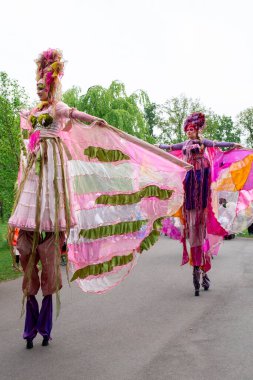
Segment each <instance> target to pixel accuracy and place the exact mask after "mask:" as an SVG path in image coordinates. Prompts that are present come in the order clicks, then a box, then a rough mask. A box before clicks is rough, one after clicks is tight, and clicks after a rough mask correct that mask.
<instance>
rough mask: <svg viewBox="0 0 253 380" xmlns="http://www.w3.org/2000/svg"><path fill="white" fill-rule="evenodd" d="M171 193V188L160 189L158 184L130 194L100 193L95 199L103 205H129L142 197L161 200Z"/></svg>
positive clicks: (168, 196) (167, 197)
mask: <svg viewBox="0 0 253 380" xmlns="http://www.w3.org/2000/svg"><path fill="white" fill-rule="evenodd" d="M172 193H173V190H165V189H160V187H158V186H154V185H151V186H147V187H145V188H144V189H142V190H140V191H137V192H136V193H132V194H116V195H100V196H99V197H98V198H97V199H96V203H98V204H105V205H106V204H110V205H130V204H133V203H138V202H140V200H141V199H142V198H149V197H156V198H159V199H161V200H165V199H169V198H170V197H171V195H172Z"/></svg>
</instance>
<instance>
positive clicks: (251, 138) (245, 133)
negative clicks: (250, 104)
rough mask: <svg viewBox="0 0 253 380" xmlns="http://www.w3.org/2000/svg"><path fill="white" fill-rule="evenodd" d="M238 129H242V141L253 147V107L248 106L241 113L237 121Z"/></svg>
mask: <svg viewBox="0 0 253 380" xmlns="http://www.w3.org/2000/svg"><path fill="white" fill-rule="evenodd" d="M236 125H237V128H238V130H240V131H241V136H242V139H241V140H242V143H243V144H244V143H245V142H246V144H247V146H249V147H251V148H253V108H247V109H246V110H244V111H242V112H240V113H239V115H238V116H237V122H236Z"/></svg>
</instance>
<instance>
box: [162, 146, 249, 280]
mask: <svg viewBox="0 0 253 380" xmlns="http://www.w3.org/2000/svg"><path fill="white" fill-rule="evenodd" d="M188 144H189V142H188V141H186V142H185V143H180V144H174V145H172V146H170V148H171V150H172V152H171V153H172V154H175V156H176V157H178V158H182V159H186V158H185V157H184V155H183V150H184V147H185V146H187V145H188ZM190 144H191V145H194V142H192V141H191V142H190ZM202 144H203V145H204V146H205V150H204V152H203V154H204V157H205V161H204V162H203V165H202V166H199V167H201V168H202V170H201V173H202V175H203V174H204V171H205V168H210V169H209V170H210V172H209V173H208V181H207V180H206V179H205V178H203V177H202V184H201V187H200V188H201V191H202V192H204V197H206V200H207V202H206V204H205V206H206V207H205V208H204V209H203V211H202V219H201V218H199V220H198V223H199V222H201V223H199V224H197V228H193V229H192V230H191V229H189V225H190V223H191V222H193V226H194V225H195V226H196V220H195V219H194V217H192V216H191V210H190V207H189V202H190V199H191V195H192V196H193V192H194V185H193V183H192V182H191V181H189V180H188V181H187V179H188V178H189V177H190V176H191V172H192V171H188V173H187V175H186V178H185V182H184V186H185V197H187V196H188V199H185V202H184V208H183V214H184V217H185V221H184V222H183V221H182V219H181V222H182V224H181V223H180V218H178V217H172V218H168V219H164V220H163V229H162V232H163V233H164V234H166V235H168V236H170V237H171V238H173V239H176V240H180V241H181V242H182V243H183V257H182V265H184V264H186V263H187V262H188V261H189V255H188V251H187V247H186V240H185V238H186V237H187V238H188V239H189V243H190V247H191V253H190V263H191V264H192V265H193V266H200V267H202V269H203V270H204V272H207V271H208V270H210V268H211V256H212V255H217V254H218V250H219V247H220V244H221V242H222V240H223V237H224V236H225V235H227V234H232V233H239V232H242V231H244V230H245V229H246V228H247V227H248V226H249V225H251V224H252V222H253V167H252V161H253V151H252V150H250V149H239V150H238V149H237V150H230V151H226V152H223V151H221V150H220V149H219V148H220V147H229V148H231V147H233V145H234V143H230V142H215V141H210V140H207V139H203V140H202ZM168 147H169V146H168V145H165V144H162V145H161V148H163V149H167V148H168ZM192 155H193V156H194V155H196V153H194V152H193V153H192ZM195 159H196V158H195ZM198 159H199V157H198ZM201 161H202V159H201ZM188 162H189V163H192V164H193V166H194V167H195V168H196V165H194V162H193V161H192V160H189V161H188ZM209 170H208V171H209ZM205 181H207V183H205ZM205 185H206V186H207V190H205ZM195 190H196V189H195ZM187 205H188V207H187ZM199 242H200V243H201V244H199ZM196 247H199V248H197V250H196Z"/></svg>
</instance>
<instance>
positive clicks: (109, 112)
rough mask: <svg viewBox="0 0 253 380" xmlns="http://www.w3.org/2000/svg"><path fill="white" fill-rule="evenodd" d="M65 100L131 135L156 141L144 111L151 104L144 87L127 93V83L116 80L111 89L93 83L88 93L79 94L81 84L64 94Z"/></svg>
mask: <svg viewBox="0 0 253 380" xmlns="http://www.w3.org/2000/svg"><path fill="white" fill-rule="evenodd" d="M63 101H64V102H65V103H67V104H68V105H69V106H71V107H73V106H74V107H76V108H78V109H79V110H80V111H84V112H87V113H89V114H91V115H94V116H97V117H100V118H102V119H105V120H106V121H107V122H108V123H109V124H111V125H113V126H115V127H117V128H119V129H121V130H122V131H125V132H127V133H129V134H131V135H134V136H137V137H139V138H141V139H143V140H146V141H148V142H151V143H153V142H154V141H155V139H154V137H153V135H152V128H151V127H150V125H149V119H148V118H147V117H146V111H145V110H147V109H148V108H149V107H150V105H151V104H152V103H151V102H150V100H149V97H148V95H147V94H146V93H145V92H144V91H142V90H138V91H136V92H134V93H133V94H131V95H129V96H128V95H127V93H126V89H125V85H124V84H123V83H121V82H119V81H113V82H112V83H111V85H110V87H109V88H104V87H102V86H92V87H90V88H89V89H88V91H87V92H86V94H85V95H80V89H79V88H78V87H72V88H71V89H70V90H68V91H66V92H65V93H64V94H63Z"/></svg>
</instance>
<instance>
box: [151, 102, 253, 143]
mask: <svg viewBox="0 0 253 380" xmlns="http://www.w3.org/2000/svg"><path fill="white" fill-rule="evenodd" d="M192 112H203V113H204V114H205V115H206V128H205V130H204V132H203V136H204V137H206V138H209V139H211V140H216V141H234V142H240V129H239V128H238V127H237V126H235V125H234V123H233V120H232V118H231V117H230V116H225V115H222V116H220V115H217V114H215V113H214V112H213V111H211V110H210V109H207V108H206V107H204V106H203V105H202V104H201V103H200V101H199V100H198V99H192V98H187V97H186V96H184V95H181V96H179V97H173V98H171V99H170V100H167V101H166V102H165V104H164V105H162V106H160V120H159V121H158V125H159V130H160V132H161V134H160V135H159V141H162V142H164V143H170V144H174V143H177V142H181V141H183V140H185V139H186V137H185V133H184V130H183V123H184V120H185V118H186V117H187V116H188V115H189V114H191V113H192ZM252 130H253V127H252Z"/></svg>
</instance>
